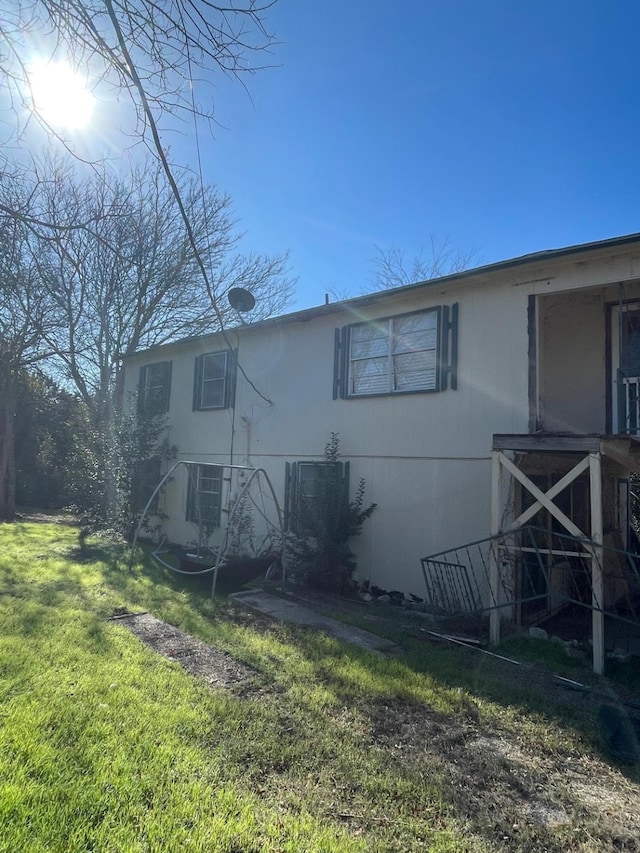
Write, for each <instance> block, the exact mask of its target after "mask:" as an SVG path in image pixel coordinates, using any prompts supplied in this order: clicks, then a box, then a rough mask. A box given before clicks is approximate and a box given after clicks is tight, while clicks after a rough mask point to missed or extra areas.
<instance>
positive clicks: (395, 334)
mask: <svg viewBox="0 0 640 853" xmlns="http://www.w3.org/2000/svg"><path fill="white" fill-rule="evenodd" d="M457 320H458V306H457V304H456V305H453V306H452V307H451V308H449V307H448V306H439V307H437V308H430V309H428V310H425V311H418V312H415V313H412V314H403V315H401V316H398V317H385V318H383V319H379V320H371V321H369V322H366V323H356V324H354V325H351V326H345V327H344V328H343V329H337V330H336V356H335V361H334V395H333V396H334V399H335V398H336V397H366V396H375V395H381V394H402V393H414V392H417V391H425V392H431V391H442V390H444V389H445V388H447V387H450V388H452V389H454V388H456V370H457V335H458V331H457Z"/></svg>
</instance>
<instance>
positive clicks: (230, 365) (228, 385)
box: [224, 350, 238, 409]
mask: <svg viewBox="0 0 640 853" xmlns="http://www.w3.org/2000/svg"><path fill="white" fill-rule="evenodd" d="M237 374H238V351H237V350H228V352H227V365H226V375H225V383H224V405H225V408H230V409H232V408H233V407H234V405H235V401H236V379H237Z"/></svg>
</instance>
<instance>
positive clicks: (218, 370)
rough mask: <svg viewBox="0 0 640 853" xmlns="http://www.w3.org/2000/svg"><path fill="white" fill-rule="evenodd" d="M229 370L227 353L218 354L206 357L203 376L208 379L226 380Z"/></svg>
mask: <svg viewBox="0 0 640 853" xmlns="http://www.w3.org/2000/svg"><path fill="white" fill-rule="evenodd" d="M226 368H227V354H226V352H216V353H213V354H212V355H205V357H204V365H203V370H202V376H203V378H204V380H205V381H206V380H207V379H224V377H225V373H226Z"/></svg>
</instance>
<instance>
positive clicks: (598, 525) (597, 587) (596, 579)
mask: <svg viewBox="0 0 640 853" xmlns="http://www.w3.org/2000/svg"><path fill="white" fill-rule="evenodd" d="M589 494H590V497H591V539H592V540H593V541H594V542H595V543H596V547H595V548H593V549H592V550H591V606H592V608H593V611H592V617H591V639H592V642H593V671H594V672H595V673H596V674H597V675H602V674H603V673H604V565H603V563H604V552H603V549H602V544H603V541H604V540H603V524H602V472H601V457H600V454H599V453H590V454H589Z"/></svg>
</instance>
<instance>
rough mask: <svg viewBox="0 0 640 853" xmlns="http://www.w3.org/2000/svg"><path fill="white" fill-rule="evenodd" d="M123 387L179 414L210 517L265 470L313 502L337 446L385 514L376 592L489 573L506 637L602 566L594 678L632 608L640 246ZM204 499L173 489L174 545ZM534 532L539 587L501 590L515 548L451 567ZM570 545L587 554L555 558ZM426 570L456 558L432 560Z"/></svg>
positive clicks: (569, 252)
mask: <svg viewBox="0 0 640 853" xmlns="http://www.w3.org/2000/svg"><path fill="white" fill-rule="evenodd" d="M125 386H126V390H128V391H129V392H136V391H140V393H142V394H144V395H146V396H147V398H148V399H153V400H155V401H156V405H157V407H158V409H159V410H162V411H166V412H167V414H168V422H169V425H170V437H171V442H172V443H174V444H175V445H176V446H177V448H178V454H179V458H181V459H185V460H190V461H195V462H197V463H198V468H197V471H198V476H197V486H196V487H195V488H196V490H197V491H198V492H199V493H201V495H202V496H203V499H204V500H205V501H208V502H209V505H210V507H211V508H212V512H213V513H214V515H215V514H216V513H218V514H219V508H220V505H221V503H222V501H223V498H222V497H221V494H222V493H223V491H224V487H223V480H224V477H223V469H222V468H221V467H220V466H225V465H229V464H233V463H236V464H244V465H248V466H253V467H259V468H263V469H264V470H265V471H266V472H268V475H269V478H270V480H271V482H272V484H273V487H274V490H275V493H276V495H278V496H279V499H280V501H281V503H282V504H283V505H284V503H285V495H286V493H287V492H288V491H289V492H290V489H291V485H292V480H291V477H292V475H295V479H294V481H293V482H294V483H295V488H296V489H298V490H303V491H304V490H305V489H308V490H309V493H310V494H311V493H312V483H313V478H314V470H317V469H316V468H315V466H317V465H318V463H320V462H321V460H322V451H323V448H324V446H325V444H326V442H327V440H328V438H329V436H330V434H331V432H337V433H339V436H340V449H341V453H342V455H343V458H344V459H345V460H348V462H349V469H350V478H351V486H352V490H353V487H354V484H357V482H358V480H359V479H360V478H361V477H363V478H364V479H365V482H366V501H367V502H369V501H375V502H376V503H377V505H378V507H377V509H376V511H375V513H374V514H373V516H372V517H371V519H370V520H369V521H367V523H366V525H365V527H364V530H363V533H362V535H361V537H359V538H358V540H357V541H354V543H353V546H354V550H355V551H356V553H357V557H358V575H359V578H360V579H361V580H368V581H370V582H371V583H372V584H376V585H378V586H380V587H384V588H387V589H397V590H402V591H404V592H406V593H414V594H416V595H418V596H421V597H422V596H424V595H425V584H427V587H428V577H427V574H426V572H427V571H431V572H435V574H434V575H433V577H436V576H437V574H438V572H441V576H438V577H439V578H440V581H442V578H443V577H444V575H445V574H447V573H448V574H449V581H448V582H449V584H450V586H451V583H453V581H452V580H451V578H452V577H453V575H452V574H451V572H452V571H453V570H454V569H455V571H456V572H458V573H459V574H458V576H457V577H458V580H461V579H462V580H464V583H465V584H466V583H467V582H468V580H469V577H468V575H469V573H471V574H474V573H475V574H476V575H477V574H478V571H480V574H481V573H482V571H484V572H485V575H486V582H484V583H481V582H478V583H475V582H474V583H475V586H474V589H475V590H476V591H477V596H478V597H479V601H480V605H481V606H484V607H486V609H487V612H491V614H492V632H493V636H494V638H497V636H498V632H499V627H500V622H501V617H504V616H508V617H514V616H517V618H518V619H524V620H525V621H526V620H527V619H529V621H533V622H535V621H536V619H537V621H538V623H539V622H540V621H541V616H540V614H541V613H542V616H551V615H552V611H554V603H555V605H557V604H558V602H560V603H562V602H573V603H574V604H583V603H585V602H584V601H583V599H584V597H585V591H584V590H582V591H581V592H580V591H577V590H576V587H577V586H578V585H579V584H578V581H577V580H576V578H577V575H576V571H577V569H576V568H575V565H576V559H577V557H576V555H577V554H580V555H581V556H580V559H581V560H582V562H583V563H584V561H585V559H586V560H587V562H588V561H589V560H591V566H592V570H591V574H590V573H589V572H587V575H588V577H587V582H588V585H589V591H588V595H587V599H586V603H587V605H588V606H589V607H590V608H591V615H590V618H591V619H592V622H593V625H592V628H593V638H594V645H595V646H596V647H597V652H596V656H597V657H598V661H596V668H597V669H601V668H602V655H603V653H604V640H603V631H604V627H603V625H604V622H603V618H604V611H605V610H606V608H607V607H609V604H611V607H613V606H614V605H615V604H616V603H617V602H618V601H619V600H622V599H624V602H625V604H624V607H625V608H626V610H625V612H629V608H631V609H632V610H633V606H634V602H635V600H636V594H637V592H639V591H640V590H638V589H636V588H635V586H634V584H635V582H636V580H637V577H635V575H634V572H635V571H636V568H635V562H634V561H633V560H631V563H630V564H629V565H630V568H629V565H627V566H626V567H623V568H621V569H620V570H619V577H618V576H616V577H617V579H616V580H615V581H611V582H610V581H608V580H607V578H608V576H609V575H611V570H610V569H607V566H606V565H605V563H608V564H609V565H611V564H612V560H613V557H610V558H609V557H607V560H605V559H604V557H603V556H602V555H603V553H604V551H603V549H605V548H609V549H611V554H613V553H614V552H615V553H618V552H624V553H626V552H629V553H631V552H632V550H633V549H632V537H633V531H632V525H631V523H630V521H631V517H630V509H629V505H630V504H629V501H630V486H629V483H630V475H631V474H632V472H636V471H640V443H639V438H638V436H639V434H640V234H633V235H629V236H624V237H617V238H614V239H609V240H603V241H600V242H596V243H588V244H584V245H578V246H571V247H568V248H564V249H558V250H551V251H545V252H538V253H535V254H531V255H525V256H523V257H518V258H515V259H512V260H508V261H503V262H499V263H494V264H490V265H486V266H482V267H479V268H477V269H473V270H467V271H464V272H459V273H455V274H452V275H447V276H444V277H442V278H438V279H434V280H431V281H426V282H420V283H417V284H413V285H409V286H406V287H400V288H396V289H393V290H388V291H383V292H376V293H373V294H370V295H366V296H361V297H358V298H355V299H349V300H346V301H343V302H338V303H335V304H327V305H322V306H320V307H317V308H311V309H308V310H304V311H298V312H295V313H291V314H288V315H285V316H282V317H276V318H273V319H269V320H266V321H262V322H259V323H255V324H250V325H243V326H239V327H237V328H234V329H230V330H227V331H226V332H225V333H224V334H223V333H216V334H211V335H206V336H203V337H197V338H189V339H186V340H180V341H176V342H175V343H172V344H167V345H164V346H161V347H156V348H152V349H148V350H146V351H143V352H139V353H136V354H135V355H133V356H131V357H129V358H128V359H127V360H126V363H125ZM287 478H289V482H287ZM305 484H306V485H305ZM193 490H194V487H193V486H192V487H191V488H190V489H188V488H187V486H186V485H185V482H183V481H182V480H181V479H180V478H176V480H174V481H172V482H171V483H169V484H168V486H167V489H166V492H165V494H164V496H163V498H162V500H163V510H164V512H165V513H166V516H167V519H166V523H165V529H166V534H167V536H168V537H169V539H171V540H172V541H177V542H180V541H182V542H184V541H188V538H189V536H192V535H193V531H192V525H190V522H189V514H190V501H192V499H193ZM189 491H191V497H190V495H189V494H188V492H189ZM531 523H535V524H536V525H537V531H538V532H537V533H536V534H535V535H534V536H533V540H532V542H530V543H529V545H530V546H531V547H529V548H528V550H527V549H526V548H525V552H526V553H528V554H532V553H533V554H534V556H535V560H534V563H535V565H534V568H533V572H534V574H533V575H532V574H531V572H530V570H529V569H531V565H533V563H532V562H531V560H529V569H528V570H527V572H528V574H527V576H526V579H523V575H522V569H521V568H520V569H518V570H517V571H518V572H520V574H519V575H517V572H516V575H517V576H516V575H513V576H511V577H510V579H509V581H508V583H502V580H504V578H502V580H501V577H500V571H501V570H500V563H501V561H502V563H504V559H503V557H504V554H505V553H507V551H508V549H509V548H510V547H512V546H511V545H509V543H507V542H506V541H503V542H501V543H500V548H502V551H500V549H497V548H490V549H489V552H487V553H488V556H487V555H485V557H483V558H482V560H483V561H484V563H485V565H483V567H482V568H481V569H480V570H478V569H477V567H474V566H471V565H470V564H469V565H464V564H465V560H462V559H461V558H460V557H459V556H458V557H455V558H454V557H452V556H451V555H452V554H454V553H455V549H458V548H459V546H461V545H462V544H463V543H472V542H476V541H479V540H486V539H487V537H490V536H493V537H494V539H495V537H499V536H500V535H501V534H502V533H503V532H505V531H510V530H512V528H513V527H514V525H515V526H516V527H524V525H525V524H526V525H529V524H531ZM545 530H546V531H547V534H548V535H547V536H546V538H545ZM564 535H566V536H568V537H573V539H575V540H576V541H575V542H573V544H571V542H570V541H569V540H566V541H565V540H563V544H562V546H560V545H558V542H559V541H560V538H561V537H562V536H564ZM549 537H551V538H549ZM552 539H553V541H552ZM580 540H587V541H588V542H590V543H595V545H592V546H589V545H587V546H586V547H585V546H584V545H581V544H579V543H580ZM495 541H497V539H496V540H495ZM554 543H555V544H554ZM514 547H515V546H514ZM589 547H592V548H593V547H598V548H600V551H599V552H598V555H596V554H595V551H593V550H591V551H589ZM505 549H506V550H505ZM500 554H502V555H503V557H500ZM425 555H445V556H443V558H442V559H440V560H434V561H432V563H429V562H427V564H425V563H424V562H421V561H422V558H423V557H424V556H425ZM446 555H448V556H446ZM521 556H522V555H521ZM560 557H562V559H559V558H560ZM622 559H623V562H624V559H625V558H622ZM572 561H573V562H572ZM560 564H562V565H563V566H564V570H565V575H566V576H567V577H569V581H568V582H567V581H566V577H565V576H563V575H562V571H561V569H560V568H557V571H555V575H553V573H551V574H549V572H548V571H547V570H548V569H549V567H550V566H556V567H558V566H560ZM443 567H444V569H443ZM572 567H573V568H572ZM423 569H424V570H425V571H424V572H423ZM443 571H444V574H442V572H443ZM514 571H515V570H514ZM549 571H550V569H549ZM567 571H568V574H567ZM536 572H537V575H535V573H536ZM460 573H462V574H460ZM636 574H637V573H636ZM454 580H455V578H454ZM476 580H477V578H476ZM442 582H443V583H444V581H442ZM456 582H457V581H456ZM580 583H582V580H581V581H580ZM516 587H517V588H518V590H519V591H518V590H516ZM431 594H432V595H433V589H432V590H431ZM474 594H475V593H474ZM463 597H464V596H463ZM516 600H517V603H516V604H514V602H515V601H516ZM532 601H533V602H534V603H535V606H533V607H532V606H531V602H532ZM603 602H604V604H603ZM594 604H595V607H594V606H593V605H594ZM555 609H556V610H557V609H558V608H557V607H555ZM612 612H613V611H612ZM532 614H533V615H532ZM536 614H537V616H536ZM534 616H535V617H536V618H534Z"/></svg>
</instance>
